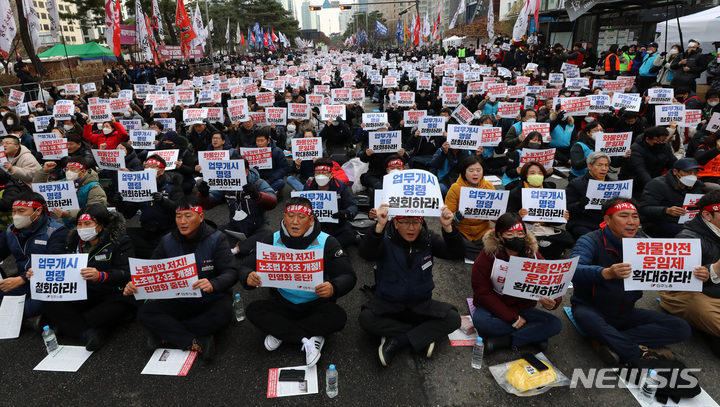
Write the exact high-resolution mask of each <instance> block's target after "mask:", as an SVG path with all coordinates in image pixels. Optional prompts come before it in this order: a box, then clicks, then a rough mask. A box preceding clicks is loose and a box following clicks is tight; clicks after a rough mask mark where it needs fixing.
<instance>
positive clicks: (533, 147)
mask: <svg viewBox="0 0 720 407" xmlns="http://www.w3.org/2000/svg"><path fill="white" fill-rule="evenodd" d="M541 146H542V143H528V148H531V149H533V150H539V149H540V147H541Z"/></svg>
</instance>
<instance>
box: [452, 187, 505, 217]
mask: <svg viewBox="0 0 720 407" xmlns="http://www.w3.org/2000/svg"><path fill="white" fill-rule="evenodd" d="M509 197H510V191H503V190H497V191H496V190H491V189H480V188H469V187H461V188H460V200H459V202H458V210H460V211H461V212H462V214H463V216H465V217H466V218H468V219H488V220H496V219H497V218H499V217H500V215H502V214H503V213H505V211H506V209H507V204H508V199H509Z"/></svg>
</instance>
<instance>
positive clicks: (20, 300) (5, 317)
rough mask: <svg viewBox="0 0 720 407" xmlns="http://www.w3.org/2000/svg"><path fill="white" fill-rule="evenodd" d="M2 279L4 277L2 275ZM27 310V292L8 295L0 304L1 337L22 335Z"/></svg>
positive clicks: (8, 337) (9, 337)
mask: <svg viewBox="0 0 720 407" xmlns="http://www.w3.org/2000/svg"><path fill="white" fill-rule="evenodd" d="M0 281H2V277H0ZM24 312H25V294H23V295H6V296H4V297H3V300H2V304H0V339H13V338H17V337H19V336H20V327H21V326H22V320H23V313H24Z"/></svg>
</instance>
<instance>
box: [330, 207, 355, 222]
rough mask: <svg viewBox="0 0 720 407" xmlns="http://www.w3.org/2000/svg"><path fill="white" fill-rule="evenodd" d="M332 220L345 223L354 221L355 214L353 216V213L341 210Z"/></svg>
mask: <svg viewBox="0 0 720 407" xmlns="http://www.w3.org/2000/svg"><path fill="white" fill-rule="evenodd" d="M332 218H333V219H338V220H339V221H341V222H344V221H348V220H352V219H353V214H352V212H350V211H349V210H347V209H341V210H339V211H337V212H335V213H333V215H332Z"/></svg>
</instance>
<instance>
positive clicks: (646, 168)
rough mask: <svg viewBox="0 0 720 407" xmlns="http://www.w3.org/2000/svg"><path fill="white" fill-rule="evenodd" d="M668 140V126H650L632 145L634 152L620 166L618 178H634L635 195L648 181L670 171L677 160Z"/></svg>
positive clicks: (636, 195)
mask: <svg viewBox="0 0 720 407" xmlns="http://www.w3.org/2000/svg"><path fill="white" fill-rule="evenodd" d="M667 140H668V130H667V128H665V127H650V128H648V129H646V130H645V133H643V134H642V135H641V136H639V137H638V140H637V141H636V142H634V143H633V144H632V146H630V150H632V154H630V157H629V158H628V159H627V160H626V161H625V163H624V164H623V166H622V168H620V174H619V175H618V178H619V179H622V180H627V179H631V180H633V197H639V196H640V195H641V194H642V191H643V188H645V185H647V183H648V182H650V181H651V180H652V179H653V178H656V177H659V176H660V175H662V174H663V173H664V172H665V171H670V170H671V169H672V166H673V164H675V161H677V158H676V157H675V154H673V150H672V147H670V145H669V144H668V143H667Z"/></svg>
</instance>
